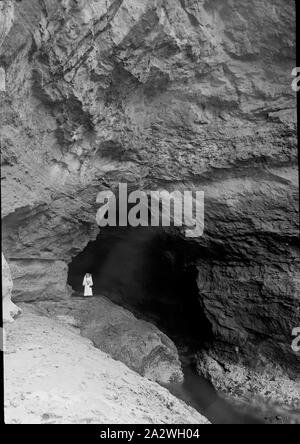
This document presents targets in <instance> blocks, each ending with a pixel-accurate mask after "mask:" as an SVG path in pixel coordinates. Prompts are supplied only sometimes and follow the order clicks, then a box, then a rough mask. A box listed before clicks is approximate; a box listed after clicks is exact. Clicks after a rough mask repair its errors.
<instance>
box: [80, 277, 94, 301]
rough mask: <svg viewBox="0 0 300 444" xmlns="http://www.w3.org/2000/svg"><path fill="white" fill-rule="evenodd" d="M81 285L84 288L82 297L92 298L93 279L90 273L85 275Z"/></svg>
mask: <svg viewBox="0 0 300 444" xmlns="http://www.w3.org/2000/svg"><path fill="white" fill-rule="evenodd" d="M82 285H83V286H84V296H93V289H92V286H93V279H92V275H91V273H86V275H85V276H84V279H83V282H82Z"/></svg>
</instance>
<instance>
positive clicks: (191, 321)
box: [68, 227, 260, 424]
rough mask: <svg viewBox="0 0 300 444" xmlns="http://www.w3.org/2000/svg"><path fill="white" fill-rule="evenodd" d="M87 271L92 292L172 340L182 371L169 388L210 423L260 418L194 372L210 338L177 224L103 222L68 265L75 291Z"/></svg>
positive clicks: (193, 271)
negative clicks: (241, 409) (239, 408)
mask: <svg viewBox="0 0 300 444" xmlns="http://www.w3.org/2000/svg"><path fill="white" fill-rule="evenodd" d="M87 272H90V273H91V274H92V275H93V280H94V288H93V290H94V295H101V294H102V295H105V296H107V297H109V298H110V299H111V300H112V301H113V302H116V303H117V304H119V305H121V306H123V307H125V308H127V309H129V310H130V311H131V312H133V313H134V314H135V315H136V317H138V318H140V319H144V320H146V321H150V322H152V323H153V324H155V325H156V326H157V327H158V328H159V329H160V330H161V331H163V332H164V333H165V334H167V335H168V336H169V337H170V338H171V339H172V340H173V341H174V343H175V344H176V346H177V349H178V351H179V355H180V359H181V362H182V365H183V369H184V373H185V381H184V383H183V384H172V385H170V386H168V389H169V390H170V391H171V392H172V393H173V394H174V395H175V396H177V397H178V398H180V399H182V400H184V401H185V402H187V403H189V404H190V405H192V406H193V407H195V408H196V409H197V410H198V411H199V412H200V413H202V414H203V415H205V416H206V417H207V418H208V419H209V420H210V421H211V422H213V423H237V424H239V423H245V424H246V423H259V422H260V421H258V420H257V419H256V418H255V417H254V416H251V415H247V414H240V413H238V412H237V411H236V410H235V409H233V408H232V407H231V405H230V404H228V403H227V402H225V401H223V400H222V399H221V398H220V397H219V395H218V394H217V392H216V391H215V390H214V388H213V386H212V385H211V384H210V383H208V382H207V381H206V380H205V379H204V378H202V377H200V376H199V375H198V373H197V371H196V366H195V363H194V356H195V353H196V352H197V351H199V350H200V349H201V348H202V347H203V344H204V343H207V342H209V341H212V340H213V337H212V331H211V326H210V323H209V321H208V320H207V318H206V316H205V313H204V310H203V307H202V302H201V297H200V295H199V292H198V287H197V268H196V266H195V264H194V262H193V251H192V249H191V248H190V245H189V243H188V242H187V241H186V239H184V238H183V237H182V236H181V235H180V233H179V232H176V230H175V229H173V230H172V229H171V230H170V231H168V232H167V231H165V230H163V229H159V228H157V229H155V228H149V227H138V228H132V227H106V228H103V229H101V232H100V234H99V235H98V237H97V239H96V241H94V242H90V243H89V244H88V245H87V247H86V248H85V249H84V251H82V253H80V254H79V255H78V256H77V257H76V258H75V259H74V260H73V261H72V263H71V264H70V265H69V276H68V283H69V284H70V285H71V286H72V288H73V289H74V290H75V292H74V296H76V295H78V294H80V295H82V293H83V287H82V281H83V277H84V275H85V273H87Z"/></svg>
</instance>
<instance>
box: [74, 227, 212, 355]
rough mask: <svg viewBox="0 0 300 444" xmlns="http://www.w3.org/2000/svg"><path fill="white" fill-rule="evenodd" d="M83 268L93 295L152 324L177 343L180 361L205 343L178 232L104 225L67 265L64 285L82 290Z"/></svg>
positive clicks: (205, 327) (191, 268) (193, 272)
mask: <svg viewBox="0 0 300 444" xmlns="http://www.w3.org/2000/svg"><path fill="white" fill-rule="evenodd" d="M86 272H90V273H91V274H92V276H93V281H94V287H93V291H94V294H95V295H100V294H102V295H105V296H108V297H109V298H110V299H111V300H112V301H113V302H116V303H118V304H119V305H122V306H123V307H125V308H127V309H129V310H130V311H132V312H133V313H134V314H135V315H136V316H137V317H138V318H142V319H144V320H147V321H150V322H153V323H154V324H155V325H157V327H158V328H160V329H161V330H162V331H163V332H164V333H166V334H167V335H168V336H169V337H171V338H172V339H173V340H174V342H175V343H176V344H177V347H178V349H179V353H180V354H181V359H184V354H185V351H187V349H188V353H191V352H192V353H193V352H194V351H196V350H197V349H199V347H200V346H201V343H203V342H204V341H208V340H209V339H210V336H211V328H210V324H209V322H208V320H207V319H206V317H205V315H204V311H203V309H202V307H201V299H200V297H199V292H198V288H197V282H196V278H197V269H196V266H195V265H194V264H193V263H192V262H191V257H190V252H189V249H188V247H187V243H186V242H185V241H184V239H182V238H181V236H180V235H176V233H174V232H167V231H165V230H162V229H153V228H148V227H138V228H132V227H105V228H103V229H101V233H99V235H98V237H97V239H96V240H95V241H94V242H90V243H89V244H88V245H87V247H86V248H85V249H84V251H83V252H81V253H80V254H79V255H78V256H77V257H76V258H75V259H74V260H73V261H72V263H71V264H70V266H69V276H68V283H69V284H70V285H71V287H72V288H73V290H75V291H76V292H77V293H81V294H82V292H83V287H82V280H83V277H84V275H85V273H86Z"/></svg>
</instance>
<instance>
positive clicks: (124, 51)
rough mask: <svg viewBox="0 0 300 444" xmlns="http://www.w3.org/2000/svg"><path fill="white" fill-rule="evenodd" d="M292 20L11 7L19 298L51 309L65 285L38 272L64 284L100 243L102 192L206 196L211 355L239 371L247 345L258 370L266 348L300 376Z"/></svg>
mask: <svg viewBox="0 0 300 444" xmlns="http://www.w3.org/2000/svg"><path fill="white" fill-rule="evenodd" d="M2 4H3V5H4V8H3V7H2ZM294 8H295V5H294V2H293V1H292V0H286V1H284V2H283V1H282V0H272V1H270V0H243V1H242V2H241V1H239V0H212V1H206V0H201V1H199V0H164V1H160V0H109V1H107V0H92V1H87V0H86V1H85V0H82V1H80V2H78V1H72V0H68V1H64V2H58V1H56V0H45V1H44V2H39V1H38V0H23V1H22V2H18V3H15V4H14V13H13V8H12V2H9V1H6V2H1V10H0V26H1V32H0V42H1V43H0V45H1V47H0V65H1V68H3V69H4V70H5V77H6V85H5V86H6V88H5V92H0V100H1V106H0V122H1V151H2V162H3V165H2V211H3V213H2V217H3V249H4V253H5V255H6V256H7V258H8V260H9V262H10V263H11V264H12V268H13V267H14V261H16V262H15V266H16V268H18V276H19V280H18V286H19V288H21V287H22V285H23V283H24V286H25V288H28V286H29V282H31V284H30V286H31V287H32V288H34V289H36V291H35V295H34V299H35V298H36V297H37V295H38V293H39V292H40V297H41V298H43V297H44V296H43V289H44V288H45V287H46V282H49V281H50V282H52V283H53V282H54V279H55V276H54V275H55V273H54V274H53V275H52V276H50V277H49V276H47V277H46V273H45V272H44V271H43V270H44V269H43V270H41V269H42V268H43V265H41V264H44V263H45V262H43V261H45V260H48V261H52V264H57V263H60V264H61V262H64V266H62V267H61V270H62V269H63V268H65V267H66V265H67V264H68V263H70V261H71V260H72V258H74V256H76V255H77V254H78V253H79V252H80V251H82V249H83V248H84V247H85V245H86V244H87V242H88V241H90V240H92V239H95V237H96V235H97V233H98V228H97V226H96V223H95V215H96V211H97V206H96V196H97V193H98V192H99V191H100V190H101V189H108V188H109V189H115V187H116V186H117V184H118V183H119V182H127V183H129V184H130V185H131V186H132V187H133V188H135V187H138V188H142V189H143V188H145V189H156V188H162V187H163V188H165V189H187V188H188V189H201V190H204V191H205V193H206V198H205V204H206V210H205V211H206V216H205V231H204V236H203V237H202V238H200V239H198V240H194V241H193V242H195V244H196V246H197V248H198V250H197V251H198V253H197V257H195V258H194V260H195V262H196V263H197V264H198V269H199V279H198V282H199V291H200V295H201V299H202V300H203V304H204V307H205V311H206V315H207V317H208V318H209V320H210V322H211V324H212V327H213V331H214V335H215V340H214V343H213V344H212V345H211V347H213V349H214V350H213V353H217V354H218V355H219V357H220V359H222V356H223V357H224V358H226V359H229V360H235V347H239V350H240V354H239V359H241V360H242V359H244V360H246V361H247V362H248V364H249V363H250V364H252V365H253V364H255V362H256V360H255V359H254V358H255V356H256V354H257V353H256V352H257V349H259V351H260V353H261V354H262V355H268V356H270V357H271V358H272V360H274V361H276V362H280V363H281V364H282V365H283V364H284V363H285V367H286V369H285V370H286V371H289V373H290V375H292V376H293V377H297V375H298V374H299V359H300V357H299V354H298V355H297V354H295V353H294V352H293V351H292V350H291V347H290V344H291V330H292V328H294V327H297V326H299V325H300V312H299V254H298V253H299V252H298V246H297V242H298V229H299V227H298V221H299V217H298V173H297V150H296V125H295V119H296V117H295V110H296V99H295V94H294V93H293V91H292V89H291V80H292V78H291V71H292V68H293V67H294V66H295V64H296V61H295V39H294V32H295V29H294V26H295V20H294V18H295V10H294ZM3 24H4V25H3ZM11 25H12V27H11ZM10 27H11V29H10ZM3 29H4V30H5V32H2V30H3ZM9 29H10V31H9ZM8 31H9V32H8ZM7 32H8V34H7ZM28 260H30V261H32V262H31V264H36V271H37V273H34V272H33V271H34V270H33V268H32V267H31V266H28V262H27V261H28ZM39 261H40V262H41V263H40V264H39ZM21 268H22V270H21ZM51 270H55V266H53V267H50V268H49V273H51ZM59 275H60V276H61V277H62V276H65V275H64V274H63V273H60V274H59ZM36 280H39V281H41V280H42V281H43V282H44V283H42V282H38V283H37V282H36ZM54 287H55V286H53V290H54V291H53V292H54V293H55V290H56V289H55V288H54ZM16 288H17V287H16ZM58 291H59V293H63V292H64V291H66V295H67V291H68V289H67V286H66V282H63V283H60V284H59V290H58ZM56 292H57V290H56ZM51 293H52V291H51ZM48 295H49V298H50V297H51V298H56V297H57V295H53V296H52V295H50V293H48V294H47V297H48ZM21 297H22V299H24V300H25V299H26V295H22V296H21ZM32 298H33V295H32V294H29V300H32Z"/></svg>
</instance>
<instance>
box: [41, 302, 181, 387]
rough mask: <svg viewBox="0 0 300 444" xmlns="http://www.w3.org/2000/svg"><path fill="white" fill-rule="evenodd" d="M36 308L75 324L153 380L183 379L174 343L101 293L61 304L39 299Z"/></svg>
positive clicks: (112, 353) (115, 356)
mask: <svg viewBox="0 0 300 444" xmlns="http://www.w3.org/2000/svg"><path fill="white" fill-rule="evenodd" d="M39 307H41V308H43V310H46V312H47V313H48V314H50V315H52V316H56V317H57V318H58V319H60V320H61V321H63V322H67V323H71V324H73V325H74V324H75V325H77V326H78V327H79V328H80V330H81V334H82V335H83V336H85V337H87V338H89V339H91V340H92V341H93V343H94V345H95V346H96V347H97V348H99V349H100V350H102V351H104V352H106V353H108V354H109V355H110V356H112V357H113V358H114V359H116V360H118V361H121V362H123V363H124V364H126V365H127V366H128V367H129V368H131V369H133V370H135V371H136V372H138V373H140V374H141V375H142V376H145V377H146V378H148V379H151V380H153V381H156V382H159V383H162V384H168V383H175V382H176V383H180V382H182V381H183V372H182V369H181V364H180V361H179V356H178V352H177V349H176V347H175V344H174V343H173V342H172V341H171V339H169V338H168V337H167V336H166V335H165V334H164V333H162V332H161V331H160V330H159V329H158V328H157V327H155V326H154V325H153V324H151V323H150V322H145V321H143V320H139V319H137V318H136V317H135V316H134V315H133V314H132V313H130V312H129V311H128V310H125V309H124V308H122V307H120V306H118V305H116V304H114V303H112V302H111V301H109V300H108V299H107V298H105V297H103V296H96V297H91V298H78V297H76V298H72V299H69V300H68V301H64V302H63V301H62V302H61V303H59V304H57V303H51V302H42V303H39Z"/></svg>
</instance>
